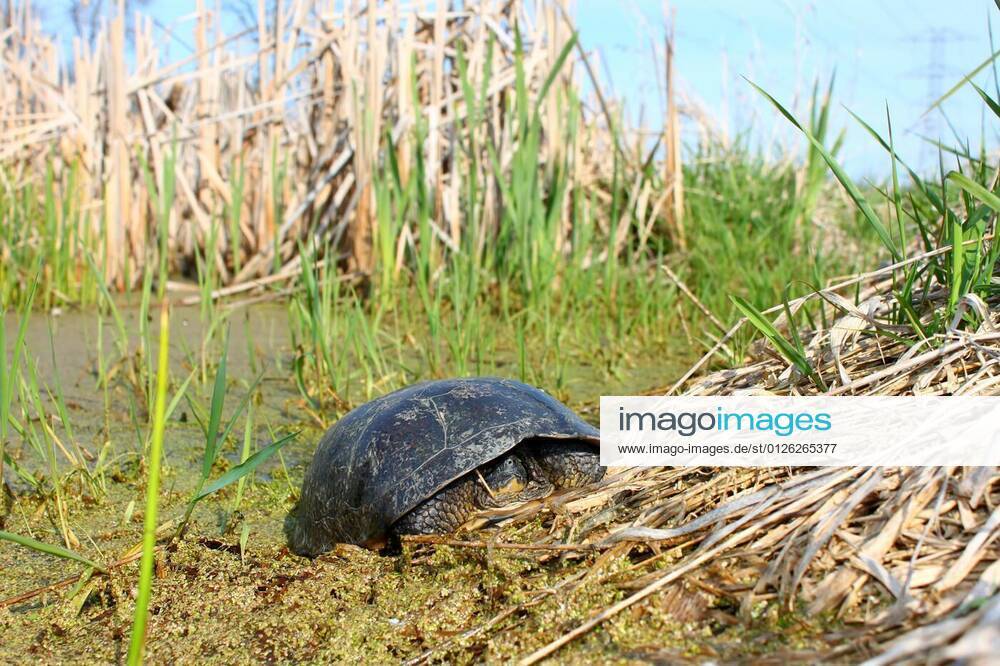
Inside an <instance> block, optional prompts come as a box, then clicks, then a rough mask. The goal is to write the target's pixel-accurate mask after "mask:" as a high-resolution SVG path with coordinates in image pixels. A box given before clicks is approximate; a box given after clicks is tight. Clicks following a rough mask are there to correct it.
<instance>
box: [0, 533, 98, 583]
mask: <svg viewBox="0 0 1000 666" xmlns="http://www.w3.org/2000/svg"><path fill="white" fill-rule="evenodd" d="M0 539H3V540H4V541H11V542H13V543H16V544H19V545H21V546H24V547H25V548H30V549H32V550H35V551H38V552H39V553H45V554H46V555H54V556H56V557H61V558H63V559H64V560H73V561H74V562H79V563H80V564H86V565H87V566H88V567H93V568H94V569H97V570H98V571H100V572H102V573H107V572H108V570H107V569H105V568H104V567H102V566H101V565H100V564H97V563H96V562H93V561H91V560H88V559H87V558H86V557H84V556H83V555H80V554H78V553H74V552H73V551H72V550H67V549H66V548H63V547H62V546H54V545H52V544H51V543H44V542H42V541H36V540H35V539H32V538H31V537H26V536H21V535H20V534H14V533H13V532H4V531H3V530H0Z"/></svg>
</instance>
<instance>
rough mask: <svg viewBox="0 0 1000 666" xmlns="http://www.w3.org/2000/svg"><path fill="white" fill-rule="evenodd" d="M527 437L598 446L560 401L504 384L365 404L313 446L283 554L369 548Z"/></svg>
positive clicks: (431, 387)
mask: <svg viewBox="0 0 1000 666" xmlns="http://www.w3.org/2000/svg"><path fill="white" fill-rule="evenodd" d="M536 437H544V438H551V439H574V440H582V441H589V442H593V443H594V444H595V445H596V444H597V443H598V442H599V441H600V439H599V431H598V430H597V429H596V428H594V427H593V426H591V425H589V424H588V423H586V422H584V421H583V420H582V419H580V417H578V416H577V415H576V414H574V413H573V412H572V411H570V409H569V408H568V407H566V406H565V405H563V404H562V403H561V402H559V401H558V400H556V399H555V398H553V397H551V396H550V395H548V394H546V393H545V392H543V391H541V390H539V389H537V388H534V387H532V386H528V385H527V384H522V383H521V382H517V381H513V380H509V379H496V378H470V379H447V380H440V381H430V382H422V383H419V384H414V385H413V386H409V387H407V388H404V389H400V390H398V391H395V392H393V393H390V394H388V395H385V396H382V397H381V398H377V399H375V400H372V401H371V402H369V403H366V404H364V405H362V406H360V407H358V408H356V409H354V410H352V411H351V412H349V413H348V414H347V415H345V416H344V417H343V418H342V419H340V421H338V422H337V423H336V425H334V426H333V427H332V428H330V430H328V431H327V432H326V434H325V435H324V436H323V438H322V439H321V440H320V442H319V445H318V446H317V448H316V453H315V455H314V456H313V459H312V462H311V463H310V465H309V468H308V470H307V471H306V475H305V480H304V481H303V483H302V494H301V499H300V501H299V505H298V508H297V509H296V511H295V515H294V516H293V517H291V520H292V521H293V523H294V524H293V525H291V526H290V530H289V539H290V542H291V546H292V549H293V550H294V551H296V552H298V553H302V554H307V555H315V554H317V553H319V552H322V551H325V550H328V549H329V548H330V547H331V546H332V545H333V544H334V543H355V544H364V543H368V544H371V543H376V542H378V541H379V540H380V539H381V538H382V537H384V535H385V534H386V532H387V531H388V529H389V527H390V526H391V525H392V524H393V523H394V522H395V521H396V520H398V519H399V518H400V517H402V516H403V515H404V514H405V513H406V512H407V511H409V510H410V509H412V508H414V507H415V506H417V505H418V504H420V503H421V502H423V501H424V500H426V499H428V498H429V497H431V496H432V495H434V493H436V492H437V491H439V490H441V489H442V488H443V487H444V486H446V485H448V484H449V483H450V482H451V481H453V480H455V479H457V478H458V477H460V476H462V475H464V474H466V473H468V472H471V471H472V470H474V469H476V468H477V467H479V466H480V465H483V464H485V463H488V462H489V461H491V460H493V459H495V458H497V457H499V456H501V455H503V454H504V453H506V452H507V451H509V450H510V449H512V448H514V447H515V446H517V445H518V444H519V443H521V442H523V441H525V440H527V439H531V438H536Z"/></svg>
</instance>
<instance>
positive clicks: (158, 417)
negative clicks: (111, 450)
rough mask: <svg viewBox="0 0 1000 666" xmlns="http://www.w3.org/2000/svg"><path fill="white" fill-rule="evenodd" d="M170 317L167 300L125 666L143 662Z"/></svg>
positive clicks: (150, 590) (161, 454)
mask: <svg viewBox="0 0 1000 666" xmlns="http://www.w3.org/2000/svg"><path fill="white" fill-rule="evenodd" d="M169 350H170V314H169V310H168V306H167V303H166V301H164V303H163V305H162V309H161V311H160V349H159V358H158V362H157V372H156V402H155V406H154V413H153V438H152V445H151V446H150V451H149V478H148V480H147V481H146V516H145V522H144V525H143V532H142V560H141V562H140V564H139V592H138V594H137V596H136V600H135V619H134V621H133V623H132V637H131V640H130V642H129V648H128V664H129V666H134V665H135V664H141V663H142V657H143V649H144V647H145V644H146V622H147V621H148V619H149V600H150V596H151V594H152V587H153V551H154V550H155V548H156V513H157V509H158V508H159V499H160V497H159V495H160V461H161V460H162V459H163V432H164V429H165V427H166V418H165V417H166V409H167V383H168V372H169V364H168V361H169V357H170V352H169Z"/></svg>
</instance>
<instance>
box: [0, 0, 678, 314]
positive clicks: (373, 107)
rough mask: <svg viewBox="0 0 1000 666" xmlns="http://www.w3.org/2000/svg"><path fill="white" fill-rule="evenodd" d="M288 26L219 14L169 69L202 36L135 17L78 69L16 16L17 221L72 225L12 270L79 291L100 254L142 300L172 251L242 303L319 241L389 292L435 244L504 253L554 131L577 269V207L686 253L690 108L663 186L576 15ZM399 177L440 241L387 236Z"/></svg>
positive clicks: (525, 9) (546, 6) (204, 20)
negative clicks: (46, 263)
mask: <svg viewBox="0 0 1000 666" xmlns="http://www.w3.org/2000/svg"><path fill="white" fill-rule="evenodd" d="M270 6H271V5H270V3H259V5H258V15H257V16H255V17H252V18H253V20H254V22H255V25H254V26H253V27H252V28H247V29H244V30H240V31H238V32H235V33H233V34H225V33H224V30H223V17H222V16H221V15H220V14H219V13H217V12H216V11H215V10H214V9H213V8H212V7H208V6H206V5H205V3H203V2H198V3H197V5H196V8H195V12H194V13H193V15H192V16H191V17H189V19H188V20H189V21H193V22H194V27H193V34H194V41H195V44H194V52H193V53H192V54H191V55H190V56H187V57H184V58H181V59H173V60H170V61H167V54H166V51H167V50H168V49H167V45H168V44H169V42H170V40H172V39H173V37H174V33H175V31H180V30H181V29H182V26H170V27H159V26H155V25H154V23H153V21H152V19H151V18H150V17H148V16H143V15H142V14H140V13H136V14H134V15H133V16H126V15H124V12H123V11H118V12H117V13H113V14H112V16H111V17H110V18H108V19H107V20H105V21H104V22H103V23H102V25H101V29H100V31H99V33H98V34H97V36H96V37H95V39H94V41H93V42H91V43H86V42H84V41H81V40H80V39H79V38H77V39H74V40H73V48H72V54H71V57H66V55H67V54H65V53H63V51H62V49H61V46H60V42H58V41H56V40H55V39H54V38H52V37H51V36H49V35H48V34H46V33H45V32H44V31H43V30H42V29H41V27H40V25H39V23H38V22H37V19H36V17H35V16H34V14H33V13H32V11H31V8H30V3H16V2H15V3H11V4H10V5H9V11H7V12H5V13H4V14H3V16H0V57H2V58H3V62H4V63H5V66H4V67H3V68H2V69H0V164H3V165H4V169H3V186H4V188H5V189H6V190H7V193H8V196H11V197H12V199H13V198H14V196H13V193H14V192H15V191H21V190H23V189H24V188H26V187H29V186H32V187H35V190H34V191H33V192H31V193H30V194H29V195H28V196H26V197H25V199H32V198H34V197H35V196H38V194H39V193H42V192H44V193H45V196H47V197H48V198H49V203H48V204H47V206H48V208H50V209H51V210H49V215H48V218H49V219H48V222H47V228H43V229H34V230H23V233H22V234H21V235H19V236H17V237H16V238H14V237H11V238H10V241H11V247H7V248H5V253H11V254H13V255H14V256H15V257H18V256H20V255H21V254H23V253H25V252H26V248H24V247H22V246H23V245H32V246H35V245H46V247H44V248H37V249H38V251H39V252H41V251H43V250H44V251H46V252H48V253H49V254H52V255H54V254H56V253H63V254H69V255H71V256H69V257H67V258H68V259H70V260H69V261H64V262H60V265H63V264H65V265H66V268H65V270H66V271H68V273H70V276H68V277H69V278H72V276H73V275H75V274H85V273H86V272H87V271H86V266H85V264H83V263H82V261H83V260H82V259H81V258H80V254H81V252H80V250H81V248H82V249H85V250H87V251H90V252H92V253H93V254H94V256H95V260H97V263H98V265H99V266H100V267H101V268H102V272H103V277H104V280H105V281H106V282H107V283H108V284H109V285H111V286H112V287H113V288H117V289H129V288H133V287H136V286H138V285H139V284H140V282H141V280H142V272H143V267H144V266H145V265H146V264H147V262H153V263H154V264H155V263H157V262H158V261H160V258H159V257H158V254H159V252H160V248H158V246H157V243H156V239H157V237H158V235H159V234H161V233H164V234H165V237H166V245H165V248H166V254H167V257H166V259H165V260H166V261H169V264H170V267H171V268H172V271H171V272H174V270H177V269H179V270H181V271H182V272H183V271H185V270H187V271H190V272H193V271H191V269H192V268H193V267H194V265H195V263H196V262H197V261H198V260H199V256H200V257H201V259H202V260H203V261H207V262H211V263H212V264H213V266H214V270H216V271H217V273H218V279H219V282H220V286H224V285H235V284H245V283H247V282H248V281H249V280H252V279H254V278H258V277H261V276H264V275H267V274H270V273H275V272H280V271H282V270H283V269H289V268H291V269H294V267H295V264H294V262H295V257H296V256H297V254H298V250H299V243H300V242H301V241H305V240H308V239H310V238H314V239H317V240H318V241H319V242H318V246H325V245H332V249H333V258H334V259H337V260H339V261H343V262H344V263H346V265H347V268H348V270H350V271H359V272H361V273H363V274H365V275H371V274H372V273H373V272H374V271H375V268H376V265H377V264H379V263H380V262H379V259H380V256H379V253H380V251H384V256H382V257H381V258H382V259H383V262H382V263H385V264H388V265H386V266H384V267H383V269H382V270H384V271H388V272H390V273H392V272H396V273H398V272H399V271H400V270H401V269H402V268H403V264H405V263H408V262H406V261H405V258H406V256H407V253H408V251H409V250H411V249H413V248H414V246H415V244H416V243H417V240H418V239H422V241H423V243H424V244H425V245H432V244H433V245H434V246H435V248H436V249H434V250H433V252H435V253H436V252H443V253H447V252H450V251H457V250H458V249H459V248H464V247H465V245H466V243H465V242H464V238H465V237H466V236H469V237H472V238H475V239H476V243H483V242H485V241H486V240H489V239H492V238H494V237H495V235H496V234H497V232H498V230H500V229H501V227H502V220H501V217H502V215H503V211H504V209H505V208H509V207H510V206H511V205H512V202H511V201H510V200H509V199H510V196H511V194H512V193H511V191H510V190H509V188H508V187H507V186H505V183H504V175H503V174H504V173H505V172H506V171H507V170H508V169H509V168H510V165H511V163H512V161H515V160H517V159H519V158H518V155H521V158H520V159H526V158H527V157H528V153H525V152H524V151H523V150H520V148H521V146H522V144H523V140H524V139H525V138H528V136H529V135H528V134H527V132H528V125H530V123H532V122H535V121H537V123H538V126H537V130H534V132H535V133H534V134H531V136H534V137H535V138H534V142H535V143H536V144H537V145H535V146H534V147H533V151H532V153H531V156H532V157H534V158H536V160H537V161H536V163H533V164H531V165H530V167H531V168H530V173H531V174H532V177H538V176H539V174H545V173H548V174H550V176H551V174H552V173H554V172H559V171H568V172H569V177H568V178H565V179H564V182H565V184H566V187H565V190H564V191H562V192H559V193H558V194H559V201H560V202H561V206H560V208H559V209H558V210H557V211H555V212H556V219H555V227H554V228H553V229H551V230H549V231H550V234H551V236H552V238H551V239H550V242H554V243H555V244H556V247H557V249H561V250H568V247H569V245H570V240H571V238H572V237H573V233H574V216H573V215H571V214H570V213H571V211H570V208H569V206H570V202H571V201H572V200H573V191H575V190H579V191H581V192H584V193H586V196H587V198H593V199H594V200H595V201H597V202H600V203H601V205H602V206H606V205H608V204H609V202H610V201H611V199H612V197H614V198H617V197H618V196H619V193H618V192H617V191H614V190H615V189H616V188H618V189H622V190H623V191H625V192H626V195H627V197H628V198H629V199H630V200H631V201H630V204H631V206H630V207H631V209H632V210H633V211H634V217H635V218H636V222H637V223H639V224H640V225H642V226H641V227H640V228H648V227H650V226H651V225H657V226H662V225H665V224H666V225H668V227H669V228H670V229H672V230H673V231H672V233H673V234H674V236H675V237H676V238H678V239H680V238H682V237H683V234H682V231H681V225H682V220H681V215H682V204H681V202H682V190H681V188H682V181H681V179H680V178H679V173H680V168H681V165H680V162H679V158H678V155H679V150H680V148H679V146H680V144H679V126H678V122H677V108H676V104H675V105H674V106H672V107H671V110H670V117H671V118H672V119H673V120H672V123H669V124H668V126H667V134H665V135H664V136H663V137H661V141H665V142H666V143H667V144H668V145H669V146H671V151H672V152H671V154H672V155H673V156H674V157H672V159H671V160H669V161H668V162H667V164H666V166H665V167H664V169H665V170H664V171H662V172H659V173H652V172H649V171H648V170H647V171H645V172H644V171H643V169H642V166H643V164H644V163H648V161H649V155H648V154H647V153H646V150H645V149H644V148H643V147H642V144H641V143H639V144H632V142H627V141H626V140H625V139H624V138H623V137H624V136H625V135H624V134H623V133H622V130H623V121H622V119H621V118H620V117H618V109H617V108H616V107H614V106H613V105H612V104H611V103H610V102H609V101H608V100H605V99H604V98H603V97H600V93H599V92H598V99H595V100H594V103H593V107H594V109H595V110H594V111H593V112H591V111H588V110H586V109H585V107H584V105H582V104H581V103H580V96H581V92H580V91H581V89H582V88H581V84H582V80H581V79H582V78H583V72H584V71H586V72H589V73H590V74H591V75H593V73H594V71H595V70H594V68H593V67H592V66H591V65H590V63H589V61H588V60H587V56H586V54H585V53H584V52H583V50H582V49H581V48H579V45H576V44H575V42H574V33H573V30H572V27H571V23H570V21H569V17H568V15H567V13H566V7H565V5H564V4H563V3H561V2H521V1H520V0H514V1H512V2H496V1H483V2H468V3H462V4H461V5H455V6H451V5H450V4H449V3H433V4H431V5H427V4H424V3H409V2H400V1H398V0H393V1H391V2H384V3H375V4H368V3H359V2H347V3H335V2H332V1H330V0H295V1H293V2H289V3H279V4H278V5H277V11H276V12H269V11H267V10H266V9H265V8H266V7H270ZM127 33H128V34H129V35H131V37H132V40H133V41H132V42H131V44H132V46H133V49H132V50H133V51H134V57H131V58H126V57H123V54H124V53H126V47H127V46H128V43H129V42H127V40H126V36H127ZM671 48H672V47H671ZM581 63H582V65H584V66H581ZM595 83H596V82H595ZM595 87H596V88H597V90H598V91H599V89H600V88H599V86H595ZM545 91H547V94H546V92H545ZM517 96H521V97H524V98H525V99H522V100H521V101H520V105H521V106H520V107H519V108H518V110H516V112H515V109H514V108H513V106H512V104H511V103H512V100H514V99H515V97H517ZM528 96H531V97H535V96H537V103H533V106H532V108H533V111H534V113H532V114H529V113H527V112H526V110H527V109H528V108H529V107H528V106H527V104H528V99H527V97H528ZM535 114H537V117H536V116H535ZM671 133H672V134H671ZM577 137H579V139H577ZM627 144H628V145H627ZM519 150H520V152H519ZM609 155H613V156H614V157H615V159H611V160H609V159H608V157H609ZM390 164H391V171H392V173H393V175H394V177H395V179H396V180H397V181H398V183H399V185H400V186H401V187H403V188H404V189H406V188H407V187H408V186H409V183H410V180H411V174H413V173H414V172H415V170H416V171H417V172H418V173H419V177H420V178H421V179H422V180H423V181H424V182H423V183H422V186H423V187H422V192H421V196H422V197H424V198H425V199H426V201H425V203H424V204H423V205H424V207H425V209H426V210H425V214H426V215H427V216H428V217H429V218H430V230H429V231H421V230H420V229H418V228H417V227H416V225H415V224H413V225H411V222H410V221H409V220H400V221H399V222H398V228H396V229H394V230H393V233H392V235H391V236H388V235H387V231H388V230H387V229H385V228H384V227H385V225H384V224H383V222H384V220H380V218H379V215H380V214H385V213H386V212H388V211H380V210H379V209H378V206H377V204H378V203H379V202H378V201H377V198H378V193H377V187H378V183H379V181H380V180H383V181H384V180H385V177H386V174H387V172H388V169H389V166H390ZM523 166H524V167H525V168H526V167H527V166H529V165H523ZM616 169H617V171H616ZM527 174H528V172H527V171H526V172H525V176H527ZM167 180H171V181H172V183H171V186H172V187H175V188H176V197H171V201H172V203H171V204H170V207H169V208H168V209H159V210H158V208H161V207H160V205H159V204H158V202H157V201H156V200H155V196H154V194H153V193H152V190H155V189H157V188H158V187H162V184H164V183H165V182H166V181H167ZM543 182H544V180H543ZM665 183H666V186H665ZM470 188H472V189H473V190H475V199H476V210H470V209H469V207H468V206H467V205H465V204H466V203H467V199H468V197H469V190H470ZM57 202H58V204H59V205H56V203H57ZM382 203H383V204H385V202H384V201H383V202H382ZM25 205H26V204H25ZM624 210H625V207H624V206H622V208H621V211H624ZM670 211H673V212H670ZM397 212H398V211H397ZM611 222H612V223H617V222H618V220H617V219H615V220H612V221H611ZM598 224H599V225H605V228H604V229H603V232H604V234H607V233H612V235H614V234H613V231H614V230H613V229H609V228H607V226H606V224H607V223H606V222H605V221H601V222H599V223H598ZM380 225H381V227H382V230H381V231H379V228H380ZM161 226H164V227H165V228H164V229H161ZM626 228H627V225H623V226H622V228H620V229H619V233H618V236H617V238H616V239H615V241H614V243H613V246H612V247H611V248H610V251H611V252H613V253H614V254H616V255H617V253H620V252H622V251H623V250H624V248H625V245H626V241H627V239H628V238H629V237H630V236H631V234H629V233H626ZM428 234H429V236H428ZM430 250H431V248H429V247H428V248H425V251H430ZM61 270H62V269H61ZM64 278H66V276H64ZM59 284H61V285H62V286H63V288H67V285H66V279H64V280H63V281H61V282H60V283H59ZM66 296H69V295H68V294H67V295H66Z"/></svg>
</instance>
